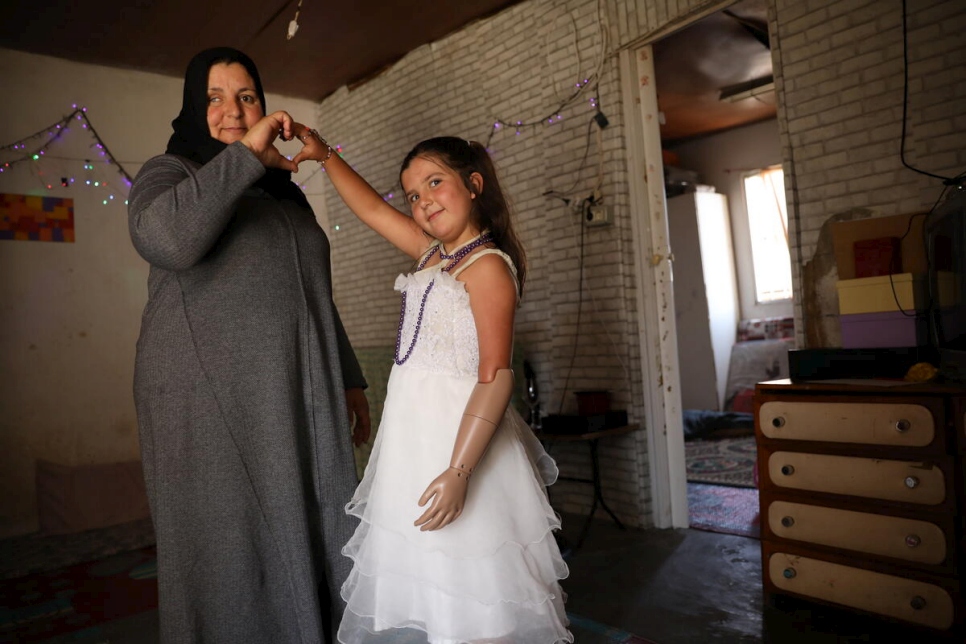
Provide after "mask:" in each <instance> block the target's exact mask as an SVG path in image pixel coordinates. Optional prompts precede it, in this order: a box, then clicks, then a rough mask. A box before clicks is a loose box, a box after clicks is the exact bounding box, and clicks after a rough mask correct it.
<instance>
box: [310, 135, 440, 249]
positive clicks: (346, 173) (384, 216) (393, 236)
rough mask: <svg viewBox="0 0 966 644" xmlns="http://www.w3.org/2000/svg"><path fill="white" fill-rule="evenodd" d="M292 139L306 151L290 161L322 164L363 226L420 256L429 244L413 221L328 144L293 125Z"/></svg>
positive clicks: (343, 199)
mask: <svg viewBox="0 0 966 644" xmlns="http://www.w3.org/2000/svg"><path fill="white" fill-rule="evenodd" d="M295 135H296V136H298V137H299V139H300V140H301V141H302V142H303V143H304V144H305V147H304V148H302V150H301V151H300V152H299V153H298V154H297V155H296V156H295V158H294V159H292V161H294V162H295V163H300V162H301V161H304V160H308V159H312V160H315V161H322V160H325V164H324V166H325V173H326V174H327V175H329V180H330V181H332V185H333V186H335V189H336V191H337V192H338V193H339V196H340V197H341V198H342V201H344V202H345V205H347V206H348V207H349V210H351V211H352V212H353V213H354V214H355V216H356V217H358V218H359V219H360V220H362V223H364V224H365V225H367V226H369V227H370V228H372V229H373V230H374V231H376V232H377V233H379V234H380V235H381V236H382V237H384V238H385V239H386V240H387V241H389V243H390V244H392V245H393V246H395V247H396V248H398V249H399V250H401V251H402V252H404V253H406V254H407V255H409V256H410V257H412V258H413V259H416V258H418V257H420V256H421V255H422V254H423V252H424V251H425V250H426V247H427V246H428V245H429V243H430V241H431V240H430V238H429V237H428V236H427V235H426V233H424V232H423V229H422V228H420V227H419V224H417V223H416V222H415V221H414V220H413V218H412V217H409V216H407V215H405V214H403V213H401V212H399V211H398V210H396V209H395V208H393V207H392V206H390V205H389V204H388V203H386V201H385V200H384V199H383V198H382V195H380V194H379V193H378V192H376V191H375V190H373V188H372V186H370V185H369V184H368V183H367V182H366V180H365V179H363V178H362V177H360V176H359V174H358V173H357V172H356V171H355V170H353V169H352V168H351V167H350V166H349V164H348V163H346V162H345V161H343V160H342V157H341V156H339V154H338V153H336V152H335V151H334V150H333V149H332V148H330V147H329V145H328V144H327V143H323V142H322V140H321V139H319V138H318V137H317V136H315V134H314V133H313V131H312V130H310V129H309V128H307V127H305V126H304V125H302V124H300V123H296V124H295ZM327 156H328V158H327V159H326V157H327Z"/></svg>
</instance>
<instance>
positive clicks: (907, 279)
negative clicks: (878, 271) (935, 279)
mask: <svg viewBox="0 0 966 644" xmlns="http://www.w3.org/2000/svg"><path fill="white" fill-rule="evenodd" d="M835 288H836V289H837V290H838V292H839V313H840V314H842V315H850V314H853V313H885V312H887V311H899V310H903V311H909V312H911V311H916V310H921V309H925V308H926V306H927V300H928V298H929V292H928V290H927V287H926V276H925V275H913V274H912V273H898V274H896V275H880V276H878V277H862V278H859V279H854V280H839V281H838V282H837V283H836V284H835Z"/></svg>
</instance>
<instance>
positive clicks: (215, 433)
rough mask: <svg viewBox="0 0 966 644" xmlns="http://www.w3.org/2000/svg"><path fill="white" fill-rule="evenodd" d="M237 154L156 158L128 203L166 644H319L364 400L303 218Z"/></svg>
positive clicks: (339, 569) (139, 389)
mask: <svg viewBox="0 0 966 644" xmlns="http://www.w3.org/2000/svg"><path fill="white" fill-rule="evenodd" d="M264 173H265V168H264V167H263V166H262V165H261V163H260V162H259V161H258V160H257V159H256V158H255V156H254V155H253V154H252V153H251V152H250V151H249V150H248V149H247V148H246V147H245V146H243V145H242V144H241V143H234V144H232V145H229V146H227V148H225V149H224V150H223V151H222V152H220V153H218V154H217V156H215V157H214V158H213V159H212V160H210V161H209V162H207V163H206V164H205V165H204V166H199V165H198V164H196V163H194V162H191V161H188V160H186V159H183V158H181V157H177V156H174V155H163V156H160V157H155V158H154V159H151V160H150V161H148V162H147V163H146V164H145V166H144V168H143V169H142V170H141V172H140V173H139V174H138V177H137V179H136V180H135V182H134V186H133V188H132V189H131V198H130V206H129V224H130V232H131V238H132V240H133V242H134V245H135V247H136V248H137V250H138V252H139V253H140V254H141V256H142V257H144V259H146V260H147V261H148V262H149V263H150V265H151V270H150V277H149V279H148V303H147V306H146V307H145V310H144V315H143V318H142V325H141V335H140V338H139V340H138V346H137V364H136V370H135V383H134V390H135V400H136V404H137V413H138V421H139V425H140V437H141V452H142V458H143V463H144V473H145V480H146V482H147V489H148V495H149V498H150V502H151V512H152V516H153V519H154V525H155V529H156V532H157V540H158V541H157V543H158V570H159V580H158V581H159V589H160V600H161V604H160V605H161V617H160V619H161V634H162V641H163V642H178V643H180V642H225V643H231V644H240V643H243V642H244V643H259V642H264V643H269V642H270V643H286V642H300V643H317V642H318V643H321V642H328V641H331V639H329V638H330V637H331V636H330V635H328V634H327V633H329V632H330V628H331V624H332V623H333V622H337V621H338V619H339V617H340V616H341V612H342V608H343V604H342V600H341V598H340V597H339V588H340V586H341V585H342V582H343V581H344V579H345V577H346V575H347V574H348V570H349V564H350V562H349V560H348V559H346V558H345V557H343V556H342V555H341V554H340V549H341V548H342V546H343V545H344V544H345V543H346V542H347V541H348V539H349V537H350V536H351V535H352V531H353V528H354V525H353V524H352V523H350V519H349V517H347V516H346V514H345V512H344V511H343V507H344V506H345V504H346V502H347V501H348V500H349V498H350V497H351V494H352V491H353V489H354V487H355V484H356V480H355V473H354V466H353V456H352V447H351V443H350V429H349V420H348V415H347V411H346V406H345V398H344V389H345V388H346V387H360V386H364V385H365V383H364V380H363V378H362V374H361V371H360V369H359V365H358V363H357V361H356V359H355V356H354V354H353V352H352V349H351V347H350V346H349V342H348V340H347V338H346V334H345V331H344V329H343V328H342V324H341V322H340V320H339V317H338V313H337V312H336V310H335V307H334V305H333V302H332V291H331V283H330V271H329V246H328V240H327V239H326V236H325V234H324V233H323V231H322V230H321V228H320V227H319V226H318V224H317V223H316V220H315V217H314V216H313V213H312V212H311V210H310V209H308V208H306V207H305V206H303V205H301V204H299V203H297V202H296V201H293V200H284V199H283V200H280V199H276V198H274V197H272V196H271V195H269V194H268V193H266V192H264V191H262V190H261V189H259V188H257V187H252V186H253V184H254V182H255V181H256V180H257V179H259V178H260V177H261V176H262V175H263V174H264Z"/></svg>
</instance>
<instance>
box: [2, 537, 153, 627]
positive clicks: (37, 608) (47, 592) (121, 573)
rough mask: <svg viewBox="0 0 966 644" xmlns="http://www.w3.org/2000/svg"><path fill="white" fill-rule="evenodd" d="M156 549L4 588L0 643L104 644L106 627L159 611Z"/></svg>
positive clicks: (10, 582) (40, 575) (10, 583)
mask: <svg viewBox="0 0 966 644" xmlns="http://www.w3.org/2000/svg"><path fill="white" fill-rule="evenodd" d="M156 552H157V551H156V550H155V548H154V546H149V547H147V548H141V549H139V550H132V551H130V552H123V553H118V554H114V555H111V556H109V557H107V558H105V559H100V560H98V561H90V562H87V563H83V564H78V565H75V566H70V567H68V568H61V569H58V570H53V571H49V572H43V573H38V574H34V575H29V576H27V577H22V578H19V579H10V580H6V581H3V582H0V642H58V643H59V642H71V643H72V644H103V643H105V642H108V641H110V637H109V636H107V634H106V632H105V631H104V630H103V629H102V627H103V626H104V625H105V624H107V623H110V622H113V621H115V620H121V619H124V618H127V617H131V616H134V615H139V614H144V613H147V612H148V611H154V610H156V608H157V605H158V584H157V559H156Z"/></svg>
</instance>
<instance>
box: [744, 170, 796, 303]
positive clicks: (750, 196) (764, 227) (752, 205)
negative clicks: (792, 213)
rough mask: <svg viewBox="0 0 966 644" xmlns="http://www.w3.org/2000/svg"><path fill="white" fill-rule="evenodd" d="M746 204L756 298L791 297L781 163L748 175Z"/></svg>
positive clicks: (786, 219)
mask: <svg viewBox="0 0 966 644" xmlns="http://www.w3.org/2000/svg"><path fill="white" fill-rule="evenodd" d="M745 206H746V207H747V209H748V227H749V229H750V230H751V257H752V262H753V264H754V267H755V297H756V299H757V301H758V303H765V302H776V301H778V300H787V299H790V298H791V297H792V265H791V257H790V255H789V253H788V210H787V208H786V206H785V177H784V175H783V174H782V169H781V166H777V167H773V168H767V169H765V170H761V171H760V172H752V173H749V174H747V175H745Z"/></svg>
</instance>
